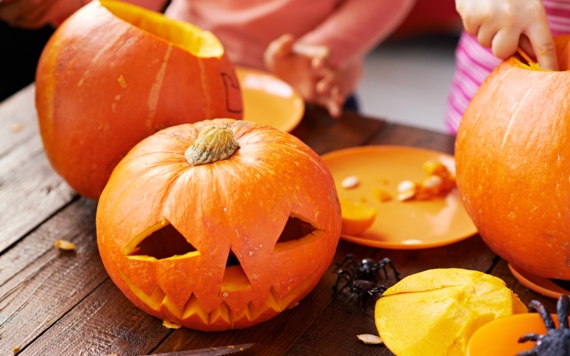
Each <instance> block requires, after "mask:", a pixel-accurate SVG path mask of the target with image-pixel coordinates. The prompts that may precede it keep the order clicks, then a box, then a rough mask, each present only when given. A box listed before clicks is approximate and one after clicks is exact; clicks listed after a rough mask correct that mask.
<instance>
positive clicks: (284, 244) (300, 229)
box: [273, 214, 324, 252]
mask: <svg viewBox="0 0 570 356" xmlns="http://www.w3.org/2000/svg"><path fill="white" fill-rule="evenodd" d="M323 233H324V231H323V230H320V229H319V228H318V227H315V226H314V225H312V224H311V223H310V222H307V221H306V219H304V218H303V219H300V218H298V217H296V216H294V214H291V216H289V219H288V220H287V223H286V224H285V228H284V229H283V231H282V232H281V235H280V236H279V239H278V240H277V243H276V244H275V248H274V249H273V252H280V251H285V250H289V249H292V248H294V247H296V246H299V245H303V244H306V243H309V242H312V241H314V240H316V239H318V238H319V237H321V236H322V235H323Z"/></svg>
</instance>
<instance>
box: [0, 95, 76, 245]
mask: <svg viewBox="0 0 570 356" xmlns="http://www.w3.org/2000/svg"><path fill="white" fill-rule="evenodd" d="M34 90H35V88H34V86H33V85H29V86H27V87H26V88H24V89H23V90H21V91H19V92H18V93H16V94H15V95H13V96H12V97H10V98H8V99H7V100H5V101H3V102H2V103H0V211H1V212H2V214H0V226H2V229H0V252H2V251H4V250H5V249H7V248H8V247H9V246H10V245H12V244H13V243H14V242H16V241H18V240H19V239H21V238H22V237H23V236H25V235H26V234H27V233H29V232H30V231H32V230H33V229H34V228H35V227H36V226H38V225H39V224H41V223H42V222H43V221H44V220H45V219H47V218H48V217H50V216H51V215H53V214H54V213H55V212H57V211H59V210H60V209H61V208H62V207H64V206H65V205H67V204H69V202H71V201H72V200H73V199H74V198H75V197H76V194H75V193H74V192H73V190H72V189H71V188H70V187H69V186H68V185H67V184H66V183H65V182H64V181H63V180H62V179H61V178H60V177H59V176H58V175H57V174H56V173H55V172H54V171H53V170H52V169H51V167H50V166H49V163H48V162H47V159H46V158H45V155H44V152H43V148H42V143H41V139H40V137H39V132H38V125H37V116H36V109H35V104H34ZM14 124H17V125H21V130H20V131H14V130H13V128H14V127H13V125H14Z"/></svg>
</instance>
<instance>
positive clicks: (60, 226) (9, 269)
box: [0, 200, 108, 350]
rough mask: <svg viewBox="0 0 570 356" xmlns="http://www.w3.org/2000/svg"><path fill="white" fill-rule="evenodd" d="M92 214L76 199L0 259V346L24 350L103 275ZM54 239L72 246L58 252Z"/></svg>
mask: <svg viewBox="0 0 570 356" xmlns="http://www.w3.org/2000/svg"><path fill="white" fill-rule="evenodd" d="M94 213H95V204H94V203H93V202H89V201H87V200H80V201H78V202H76V203H75V204H72V205H71V206H70V207H68V208H67V209H65V210H64V211H63V212H61V213H60V214H58V215H57V216H55V217H54V218H53V219H50V220H49V221H48V222H47V223H45V224H43V225H42V226H41V227H40V228H39V229H37V230H36V231H35V232H34V233H32V234H30V235H29V236H27V237H26V238H25V239H24V240H23V241H22V242H20V243H18V244H17V245H15V246H14V247H13V248H12V249H11V250H10V251H9V252H8V253H6V254H4V255H2V256H1V257H0V268H1V269H2V272H1V274H0V278H1V280H2V285H1V286H0V296H1V297H0V311H1V312H0V333H1V334H2V338H0V350H8V349H11V348H13V347H15V346H20V347H22V348H25V347H26V346H27V345H29V344H30V343H32V342H33V341H34V340H35V339H36V338H37V337H38V336H39V335H41V334H42V333H43V332H44V331H45V330H47V329H48V328H49V327H50V326H51V325H52V324H53V323H54V322H55V321H57V320H58V319H59V318H61V317H62V316H63V315H65V314H66V313H67V312H68V311H69V310H70V309H71V308H73V307H74V306H75V305H76V304H77V303H79V302H80V301H81V300H83V299H84V298H85V297H86V296H87V295H88V294H89V293H90V292H91V291H93V290H94V289H95V288H96V287H97V286H99V285H100V284H101V283H103V281H105V280H106V279H108V276H107V273H106V272H105V269H104V268H103V265H102V263H101V258H100V257H99V253H98V250H97V244H96V237H95V226H94V219H93V218H94ZM58 239H67V240H70V241H72V242H73V243H75V244H76V245H77V249H76V250H75V251H60V250H59V249H57V248H55V247H53V243H54V242H55V241H56V240H58ZM16 270H17V273H14V272H15V271H16Z"/></svg>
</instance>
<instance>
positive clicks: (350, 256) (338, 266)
mask: <svg viewBox="0 0 570 356" xmlns="http://www.w3.org/2000/svg"><path fill="white" fill-rule="evenodd" d="M346 261H349V262H350V261H352V262H354V263H356V261H355V260H354V257H353V256H352V254H348V255H346V257H345V258H344V260H342V262H340V263H337V264H336V265H335V266H334V267H333V269H339V268H340V267H341V266H342V265H343V264H344V263H345V262H346Z"/></svg>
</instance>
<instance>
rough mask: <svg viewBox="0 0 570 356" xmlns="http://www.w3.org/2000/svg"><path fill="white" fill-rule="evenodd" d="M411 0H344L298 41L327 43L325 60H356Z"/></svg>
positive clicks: (390, 28)
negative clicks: (329, 52)
mask: <svg viewBox="0 0 570 356" xmlns="http://www.w3.org/2000/svg"><path fill="white" fill-rule="evenodd" d="M414 3H415V0H346V1H344V2H343V3H342V4H341V6H340V7H339V8H338V9H337V10H336V11H335V12H334V13H333V14H332V15H331V16H329V17H328V18H327V19H326V20H325V21H324V22H323V23H321V24H320V25H319V26H318V27H317V28H315V29H314V30H313V31H311V32H309V33H307V34H305V35H304V36H302V37H301V38H299V40H298V42H299V43H305V44H313V45H322V46H327V47H328V48H329V49H330V51H331V56H330V58H329V61H328V64H329V65H331V66H338V65H342V64H344V63H349V62H352V61H355V60H360V59H361V58H362V57H363V56H364V55H365V54H366V53H367V52H368V51H370V50H371V49H372V48H373V47H374V46H376V45H377V44H378V43H379V42H380V41H381V40H383V39H385V38H386V37H388V35H390V33H392V31H394V30H395V29H396V28H397V27H398V26H399V25H400V24H401V23H402V21H403V20H404V19H405V18H406V16H407V15H408V13H409V12H410V10H411V9H412V7H413V5H414Z"/></svg>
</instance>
